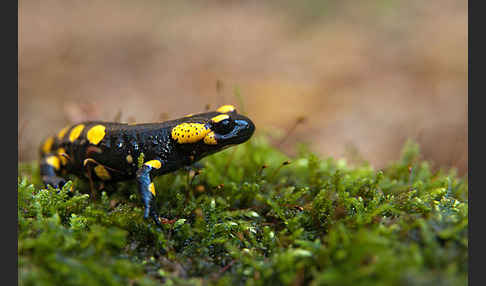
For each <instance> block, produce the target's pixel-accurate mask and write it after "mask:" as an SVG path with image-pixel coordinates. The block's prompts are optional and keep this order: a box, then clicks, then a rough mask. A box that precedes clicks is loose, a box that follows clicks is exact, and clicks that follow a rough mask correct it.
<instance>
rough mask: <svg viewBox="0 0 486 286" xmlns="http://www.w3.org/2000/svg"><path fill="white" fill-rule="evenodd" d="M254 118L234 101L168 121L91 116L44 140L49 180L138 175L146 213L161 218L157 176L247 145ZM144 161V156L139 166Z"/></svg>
mask: <svg viewBox="0 0 486 286" xmlns="http://www.w3.org/2000/svg"><path fill="white" fill-rule="evenodd" d="M254 130H255V125H254V124H253V122H252V121H251V120H250V119H249V118H247V117H245V116H243V115H240V114H238V113H237V111H236V109H235V108H234V106H232V105H223V106H221V107H220V108H218V109H217V110H216V111H212V112H206V113H200V114H194V115H188V116H185V117H183V118H179V119H176V120H171V121H166V122H162V123H143V124H125V123H112V122H103V121H89V122H82V123H79V124H75V125H72V126H67V127H65V128H63V129H61V130H60V131H59V132H58V133H57V134H56V135H55V136H51V137H48V138H47V139H46V140H44V141H43V143H42V145H41V148H40V157H41V159H40V171H41V176H42V180H43V182H44V184H45V185H51V186H53V187H55V188H57V187H62V186H63V185H64V183H65V179H64V178H63V176H65V175H67V174H75V175H77V176H81V177H86V178H88V179H89V180H90V181H91V182H93V181H103V182H115V181H124V180H133V179H134V180H136V182H137V185H138V191H139V193H140V195H141V199H142V202H143V204H144V207H145V213H144V217H145V218H148V217H149V216H151V217H152V218H153V219H154V220H155V222H156V223H157V224H160V219H159V216H158V213H157V210H156V207H155V206H154V204H153V201H154V200H153V199H154V198H155V196H156V191H155V187H154V184H153V183H152V178H153V177H155V176H159V175H163V174H166V173H170V172H173V171H175V170H177V169H179V168H181V167H184V166H189V165H191V164H193V163H195V162H197V161H198V160H200V159H202V158H203V157H205V156H207V155H210V154H213V153H215V152H218V151H221V150H223V149H225V148H227V147H230V146H234V145H237V144H241V143H243V142H245V141H247V140H248V139H250V137H251V136H252V135H253V132H254ZM139 160H143V161H142V163H143V164H141V166H139Z"/></svg>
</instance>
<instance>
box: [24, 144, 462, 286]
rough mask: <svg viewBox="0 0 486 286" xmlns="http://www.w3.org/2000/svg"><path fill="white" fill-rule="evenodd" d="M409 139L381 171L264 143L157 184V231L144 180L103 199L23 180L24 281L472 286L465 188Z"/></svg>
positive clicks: (32, 176)
mask: <svg viewBox="0 0 486 286" xmlns="http://www.w3.org/2000/svg"><path fill="white" fill-rule="evenodd" d="M419 158H420V154H419V149H418V146H417V145H416V144H413V143H408V144H407V145H406V146H405V148H404V150H403V154H402V156H401V159H400V160H398V161H397V162H393V163H391V164H389V166H388V167H386V168H384V169H383V170H374V169H373V168H371V167H370V166H369V165H366V164H364V165H362V166H355V167H349V166H347V165H346V162H345V161H343V160H339V161H336V160H334V159H332V158H326V159H321V158H319V157H318V156H316V155H315V154H312V153H311V152H309V151H306V150H305V148H302V151H301V152H300V154H299V156H297V157H296V158H292V159H291V160H292V161H291V162H288V160H290V158H287V157H286V156H285V155H283V154H282V153H280V152H279V151H277V150H276V149H274V148H272V147H271V146H270V145H269V144H268V143H267V142H265V140H264V139H263V138H261V137H255V138H254V139H252V140H250V142H248V143H245V144H243V145H240V146H237V147H235V148H232V149H228V150H226V151H223V152H221V153H219V154H215V155H213V156H210V157H208V158H206V159H204V160H203V164H204V166H205V167H204V168H203V169H202V170H200V171H197V172H194V171H190V172H187V171H178V172H176V173H174V174H169V175H166V176H162V177H159V178H157V179H156V180H155V185H156V188H157V193H158V194H159V195H158V198H157V201H158V204H159V209H160V212H161V215H163V216H165V217H166V218H169V219H173V220H174V221H175V222H174V223H173V224H166V225H164V227H163V229H162V230H160V229H157V228H156V227H154V225H153V224H152V223H151V222H146V221H144V220H143V218H142V216H143V208H142V205H141V203H140V202H139V200H138V194H137V192H136V186H135V184H134V183H133V182H128V183H119V184H117V185H116V190H117V192H109V191H110V190H111V189H115V188H111V189H110V188H107V192H108V193H107V192H102V193H101V194H99V195H98V196H97V198H96V199H94V198H91V196H90V195H88V194H90V191H89V187H88V184H86V182H84V181H82V180H79V179H76V178H73V181H72V184H73V189H74V195H70V194H69V191H68V190H69V188H70V184H71V183H70V184H68V185H67V186H65V187H64V189H63V190H53V189H51V188H49V189H45V188H43V187H42V186H41V184H40V179H39V172H38V168H37V166H36V163H35V162H33V163H32V164H23V165H21V166H20V170H19V174H20V176H19V184H18V257H19V260H18V261H19V262H18V267H19V282H20V283H19V284H20V285H158V284H161V283H165V284H168V285H181V284H182V285H208V284H211V285H213V284H214V285H228V284H230V283H232V284H234V285H243V284H244V285H279V284H287V285H289V284H296V285H302V284H308V285H465V284H466V283H467V273H468V256H467V251H468V237H467V235H468V233H467V227H468V205H467V192H468V190H467V181H465V179H463V178H459V177H457V175H456V174H455V172H454V171H445V170H440V171H433V170H432V169H431V168H430V165H429V164H428V163H427V162H424V161H421V160H420V159H419Z"/></svg>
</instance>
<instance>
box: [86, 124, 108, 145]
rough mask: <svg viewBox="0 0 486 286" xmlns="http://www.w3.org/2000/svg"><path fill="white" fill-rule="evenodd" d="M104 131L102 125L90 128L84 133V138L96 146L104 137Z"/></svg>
mask: <svg viewBox="0 0 486 286" xmlns="http://www.w3.org/2000/svg"><path fill="white" fill-rule="evenodd" d="M105 129H106V127H105V126H103V125H96V126H93V127H91V128H90V129H89V130H88V132H87V133H86V138H88V141H89V143H91V144H94V145H98V143H100V141H101V140H103V138H104V137H105V134H106V133H105Z"/></svg>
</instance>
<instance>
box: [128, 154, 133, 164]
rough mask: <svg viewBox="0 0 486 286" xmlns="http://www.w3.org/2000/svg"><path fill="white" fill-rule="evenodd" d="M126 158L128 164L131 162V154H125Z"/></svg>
mask: <svg viewBox="0 0 486 286" xmlns="http://www.w3.org/2000/svg"><path fill="white" fill-rule="evenodd" d="M126 160H127V163H128V164H131V163H133V157H132V155H127V157H126Z"/></svg>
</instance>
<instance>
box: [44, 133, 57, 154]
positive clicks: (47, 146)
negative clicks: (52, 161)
mask: <svg viewBox="0 0 486 286" xmlns="http://www.w3.org/2000/svg"><path fill="white" fill-rule="evenodd" d="M53 143H54V138H52V137H49V138H47V139H46V141H44V145H42V152H44V154H47V153H49V152H50V151H51V147H52V144H53Z"/></svg>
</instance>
